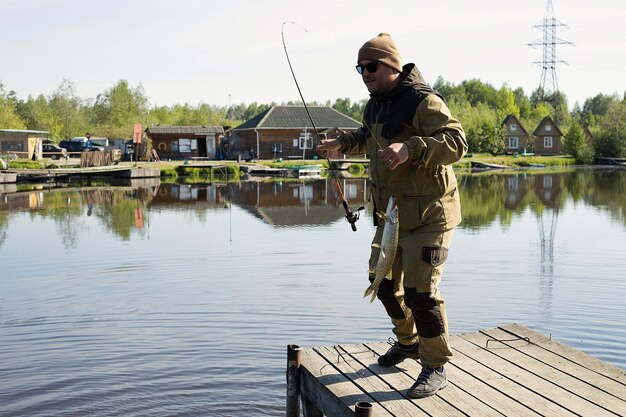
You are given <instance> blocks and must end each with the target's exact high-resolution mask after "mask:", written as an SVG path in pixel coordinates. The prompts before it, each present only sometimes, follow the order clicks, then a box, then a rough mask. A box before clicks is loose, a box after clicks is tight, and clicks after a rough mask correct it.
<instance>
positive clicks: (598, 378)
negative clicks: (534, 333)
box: [481, 329, 626, 411]
mask: <svg viewBox="0 0 626 417" xmlns="http://www.w3.org/2000/svg"><path fill="white" fill-rule="evenodd" d="M481 333H482V334H484V335H485V338H486V339H487V340H488V338H493V339H496V340H502V342H497V343H491V345H490V346H492V347H493V349H497V348H498V347H500V348H504V349H497V352H498V354H500V355H501V356H503V357H506V358H507V359H508V360H511V361H516V360H519V361H523V360H524V359H523V358H520V357H519V355H526V356H528V357H529V358H532V359H534V360H535V361H537V362H538V363H540V364H541V365H537V366H546V367H548V369H549V373H547V374H546V375H545V376H546V377H547V378H549V379H552V380H558V381H559V384H561V385H565V386H567V389H568V390H571V391H573V392H575V393H577V394H578V395H581V396H582V397H584V398H586V399H588V400H589V401H591V402H594V403H595V404H596V405H599V406H601V407H602V408H605V409H609V410H613V411H617V410H621V409H623V410H626V385H624V384H622V383H620V382H618V381H616V380H615V379H612V378H610V377H607V376H606V375H603V374H600V373H597V372H595V370H594V369H590V368H588V367H586V366H584V363H588V362H589V360H586V361H584V362H583V364H581V363H578V362H575V361H572V360H570V359H569V358H568V355H567V354H564V355H559V354H558V353H556V352H558V350H559V347H560V346H564V345H561V344H560V343H558V342H556V341H551V340H543V341H541V340H537V339H536V338H534V337H532V338H531V337H530V336H529V333H522V332H520V331H518V332H517V333H511V332H507V331H505V330H504V329H491V330H485V331H482V332H481ZM512 337H515V338H517V337H529V340H530V343H529V344H524V345H523V346H521V347H516V346H515V345H516V343H514V342H510V341H506V340H511V338H512ZM542 339H543V338H542ZM559 345H560V346H559ZM546 346H549V347H550V348H551V350H548V349H546V348H545V347H546ZM577 359H578V360H580V359H583V358H581V357H580V356H578V357H577ZM589 359H591V357H589ZM615 373H617V374H619V373H620V370H619V369H616V370H615Z"/></svg>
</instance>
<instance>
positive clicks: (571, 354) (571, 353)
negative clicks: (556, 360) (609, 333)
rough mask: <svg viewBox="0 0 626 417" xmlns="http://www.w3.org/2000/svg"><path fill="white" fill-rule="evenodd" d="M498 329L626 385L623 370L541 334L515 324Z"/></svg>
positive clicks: (625, 376)
mask: <svg viewBox="0 0 626 417" xmlns="http://www.w3.org/2000/svg"><path fill="white" fill-rule="evenodd" d="M499 328H500V329H502V330H504V331H506V332H509V333H511V334H512V335H514V336H517V337H529V338H530V339H531V340H532V341H533V342H535V343H536V344H539V345H541V347H542V348H544V349H545V350H547V351H550V352H553V353H554V354H555V355H559V356H561V357H564V358H567V359H568V360H570V361H573V362H575V363H577V364H578V365H580V366H581V367H583V368H587V369H591V370H593V371H594V372H596V373H598V374H600V375H604V376H605V377H607V378H609V379H611V380H613V381H616V382H618V383H619V384H621V385H626V371H625V370H623V369H620V368H618V367H616V366H613V365H610V364H608V363H606V362H604V361H602V360H600V359H598V358H596V357H593V356H591V355H587V354H586V353H584V352H581V351H580V350H578V349H574V348H572V347H570V346H567V345H565V344H563V343H560V342H558V341H556V340H552V339H551V338H549V337H548V336H546V335H544V334H542V333H539V332H537V331H535V330H532V329H529V328H528V327H525V326H522V325H519V324H516V323H512V324H507V325H506V326H501V327H499Z"/></svg>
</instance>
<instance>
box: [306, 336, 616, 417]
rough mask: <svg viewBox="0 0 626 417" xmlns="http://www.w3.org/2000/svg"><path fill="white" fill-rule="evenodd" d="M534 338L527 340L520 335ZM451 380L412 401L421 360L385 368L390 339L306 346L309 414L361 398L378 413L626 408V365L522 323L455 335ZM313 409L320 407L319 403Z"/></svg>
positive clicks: (341, 409)
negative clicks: (381, 359) (606, 360)
mask: <svg viewBox="0 0 626 417" xmlns="http://www.w3.org/2000/svg"><path fill="white" fill-rule="evenodd" d="M525 337H528V338H530V343H529V341H528V340H524V339H523V338H525ZM451 346H452V349H453V352H454V356H453V358H452V360H451V361H450V363H448V364H447V365H446V373H447V375H448V382H449V385H448V387H447V388H445V389H444V390H441V391H440V392H438V393H437V395H436V396H433V397H429V398H424V399H419V400H412V399H408V398H407V397H406V391H407V389H408V388H409V387H410V386H411V385H412V384H413V383H414V381H415V378H416V377H417V375H418V374H419V372H420V371H421V365H420V364H419V362H418V361H414V360H406V361H404V362H402V363H401V364H399V365H397V366H395V367H381V366H380V365H378V363H377V359H378V357H379V356H380V355H381V354H384V353H385V352H386V351H387V350H388V349H389V344H387V343H385V342H368V343H364V344H355V345H335V346H321V347H314V348H310V349H303V350H302V369H301V386H300V389H301V392H302V395H303V397H304V398H306V401H303V405H305V404H306V405H308V406H310V408H309V411H311V412H312V413H310V414H312V415H314V416H320V412H323V413H324V415H326V416H329V417H344V416H353V415H354V405H355V404H356V403H357V402H359V401H364V402H368V403H370V404H372V406H373V415H374V416H376V417H408V416H411V417H412V416H463V415H465V416H474V415H485V416H496V415H501V416H502V415H504V416H509V415H520V416H522V415H523V416H540V415H546V416H552V415H558V416H587V415H590V416H591V415H593V416H594V417H595V416H616V415H624V410H626V383H625V381H626V372H625V371H624V370H622V369H619V368H617V367H614V366H612V365H609V364H606V363H604V362H602V361H600V360H599V359H597V358H593V357H591V356H589V355H586V354H584V353H583V352H580V351H578V350H576V349H573V348H570V347H568V346H565V345H563V344H561V343H559V342H557V341H554V340H551V339H550V338H548V337H547V336H545V335H542V334H541V333H538V332H535V331H532V330H530V329H527V328H526V327H524V326H521V325H517V324H509V325H506V326H501V327H498V328H495V329H487V330H482V331H480V332H475V333H468V334H462V335H455V336H451ZM316 408H319V410H320V411H319V412H318V410H316Z"/></svg>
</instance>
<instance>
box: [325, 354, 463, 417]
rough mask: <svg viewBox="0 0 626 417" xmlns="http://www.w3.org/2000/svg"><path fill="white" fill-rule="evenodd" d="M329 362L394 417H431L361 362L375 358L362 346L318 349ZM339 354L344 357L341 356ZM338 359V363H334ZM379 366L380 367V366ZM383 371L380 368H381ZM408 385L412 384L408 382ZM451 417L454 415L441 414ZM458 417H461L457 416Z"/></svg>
mask: <svg viewBox="0 0 626 417" xmlns="http://www.w3.org/2000/svg"><path fill="white" fill-rule="evenodd" d="M316 351H317V352H318V353H319V354H320V355H322V356H324V357H325V358H326V359H327V360H331V361H333V364H334V365H335V366H336V367H337V369H338V370H339V371H340V372H341V373H343V374H344V375H345V376H346V378H348V379H349V380H350V381H352V383H353V384H355V385H356V386H358V387H359V388H360V389H361V390H362V391H364V392H367V393H368V395H369V396H370V397H372V401H375V402H376V403H378V404H379V405H380V406H381V407H383V408H384V409H385V410H387V411H388V412H389V413H390V414H392V415H394V416H416V417H418V416H429V415H431V414H428V413H425V412H424V411H423V410H422V409H421V408H419V406H418V405H416V404H414V403H412V402H410V401H407V400H406V398H405V397H404V396H403V395H401V394H400V393H399V392H398V391H397V389H396V388H395V386H394V385H392V384H389V383H387V382H386V381H385V380H384V379H383V378H382V377H381V376H380V375H377V374H376V373H374V372H373V370H372V369H371V368H369V367H367V366H365V365H364V364H363V362H361V361H360V360H359V359H357V358H359V357H360V358H361V359H362V360H364V361H365V362H369V363H370V364H371V362H372V359H373V358H374V355H373V354H372V352H371V351H370V350H369V349H367V348H366V347H364V346H363V345H351V346H337V347H332V348H329V347H324V348H316ZM338 351H339V352H340V353H341V355H338ZM338 356H339V360H338V361H337V360H335V358H337V357H338ZM377 366H378V365H377ZM379 368H380V367H379ZM407 383H409V384H410V383H411V381H410V380H407ZM440 415H452V414H440ZM457 415H458V414H457Z"/></svg>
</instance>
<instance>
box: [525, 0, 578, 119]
mask: <svg viewBox="0 0 626 417" xmlns="http://www.w3.org/2000/svg"><path fill="white" fill-rule="evenodd" d="M557 26H566V25H565V24H563V23H561V22H559V21H557V20H556V18H555V17H554V8H553V7H552V0H548V5H547V7H546V11H545V13H544V16H543V21H542V22H541V23H539V24H537V25H534V26H533V27H535V28H539V29H541V30H542V32H543V36H542V38H541V39H537V40H536V41H534V42H531V43H529V44H528V45H530V46H533V47H534V46H541V47H542V49H543V55H542V58H541V61H534V62H533V64H537V65H539V66H541V68H542V71H541V81H540V82H539V93H540V95H541V97H540V99H541V100H542V101H547V98H551V100H550V101H551V104H552V107H554V121H555V122H556V123H557V125H558V124H559V120H558V107H559V85H558V82H557V79H556V64H557V63H563V64H567V62H565V61H563V60H562V59H559V58H558V57H557V56H556V46H557V45H573V44H572V42H569V41H564V40H563V39H559V38H557V37H556V28H557Z"/></svg>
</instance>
